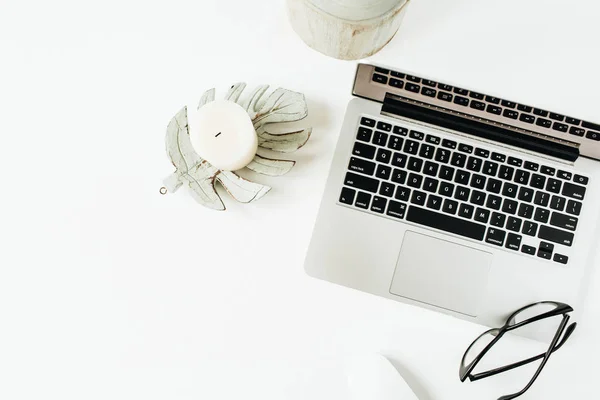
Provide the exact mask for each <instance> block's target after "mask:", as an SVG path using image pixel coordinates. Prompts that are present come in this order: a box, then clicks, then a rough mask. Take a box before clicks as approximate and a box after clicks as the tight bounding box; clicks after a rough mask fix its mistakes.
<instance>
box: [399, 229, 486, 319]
mask: <svg viewBox="0 0 600 400" xmlns="http://www.w3.org/2000/svg"><path fill="white" fill-rule="evenodd" d="M491 262H492V254H491V253H487V252H484V251H481V250H477V249H474V248H472V247H467V246H463V245H460V244H456V243H452V242H448V241H446V240H441V239H437V238H434V237H431V236H426V235H421V234H419V233H415V232H410V231H409V232H406V234H405V235H404V240H403V242H402V249H401V250H400V256H399V257H398V262H397V264H396V270H395V272H394V277H393V279H392V286H391V287H390V292H391V293H392V294H395V295H398V296H402V297H407V298H409V299H412V300H416V301H420V302H422V303H426V304H430V305H434V306H437V307H441V308H445V309H448V310H452V311H456V312H459V313H461V314H466V315H470V316H472V317H476V316H477V313H478V311H479V305H480V303H481V300H482V298H483V296H484V294H485V291H486V287H487V282H488V274H489V271H490V267H491Z"/></svg>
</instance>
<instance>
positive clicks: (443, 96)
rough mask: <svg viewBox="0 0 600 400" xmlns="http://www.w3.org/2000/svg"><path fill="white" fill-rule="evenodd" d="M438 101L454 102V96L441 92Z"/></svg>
mask: <svg viewBox="0 0 600 400" xmlns="http://www.w3.org/2000/svg"><path fill="white" fill-rule="evenodd" d="M437 97H438V99H440V100H444V101H452V95H451V94H450V93H448V92H441V91H440V92H439V93H438V96H437Z"/></svg>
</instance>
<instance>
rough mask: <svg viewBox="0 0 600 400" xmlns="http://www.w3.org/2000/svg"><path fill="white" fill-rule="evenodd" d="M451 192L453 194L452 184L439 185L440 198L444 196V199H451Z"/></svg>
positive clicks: (443, 183) (442, 183)
mask: <svg viewBox="0 0 600 400" xmlns="http://www.w3.org/2000/svg"><path fill="white" fill-rule="evenodd" d="M453 192H454V185H453V184H452V183H448V182H441V183H440V190H439V191H438V193H439V194H441V195H442V196H446V197H452V193H453Z"/></svg>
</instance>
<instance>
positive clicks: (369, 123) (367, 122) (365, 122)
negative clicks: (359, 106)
mask: <svg viewBox="0 0 600 400" xmlns="http://www.w3.org/2000/svg"><path fill="white" fill-rule="evenodd" d="M360 124H361V125H364V126H368V127H369V128H373V127H374V126H375V120H374V119H371V118H367V117H362V118H361V119H360Z"/></svg>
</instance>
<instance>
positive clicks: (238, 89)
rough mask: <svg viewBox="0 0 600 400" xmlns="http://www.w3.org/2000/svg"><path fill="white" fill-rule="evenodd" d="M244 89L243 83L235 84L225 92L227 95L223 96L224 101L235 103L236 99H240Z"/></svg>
mask: <svg viewBox="0 0 600 400" xmlns="http://www.w3.org/2000/svg"><path fill="white" fill-rule="evenodd" d="M245 88H246V84H245V83H243V82H240V83H236V84H235V85H233V86H231V88H230V89H229V90H228V91H227V94H226V95H225V100H229V101H233V102H234V103H237V101H238V99H239V98H240V95H241V94H242V92H243V91H244V89H245Z"/></svg>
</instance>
